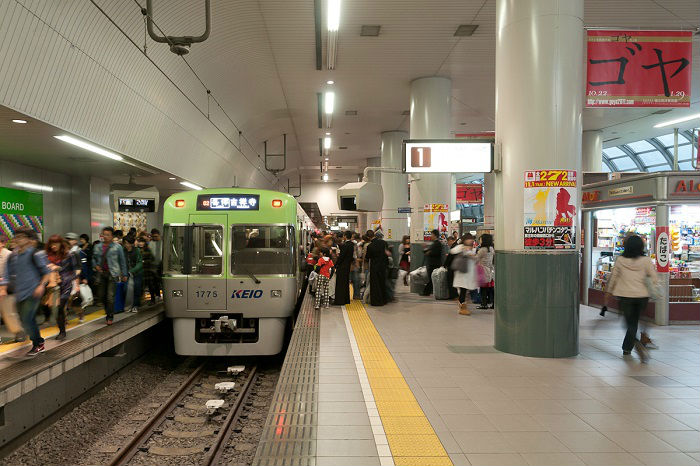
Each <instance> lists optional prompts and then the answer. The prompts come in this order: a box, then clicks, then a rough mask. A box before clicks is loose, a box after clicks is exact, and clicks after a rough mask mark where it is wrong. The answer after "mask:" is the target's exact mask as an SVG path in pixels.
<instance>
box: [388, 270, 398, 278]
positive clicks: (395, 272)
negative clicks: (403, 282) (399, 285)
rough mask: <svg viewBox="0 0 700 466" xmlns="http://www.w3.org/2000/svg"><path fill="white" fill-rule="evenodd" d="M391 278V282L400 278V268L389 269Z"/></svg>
mask: <svg viewBox="0 0 700 466" xmlns="http://www.w3.org/2000/svg"><path fill="white" fill-rule="evenodd" d="M389 278H390V279H391V280H396V279H397V278H399V268H398V267H389Z"/></svg>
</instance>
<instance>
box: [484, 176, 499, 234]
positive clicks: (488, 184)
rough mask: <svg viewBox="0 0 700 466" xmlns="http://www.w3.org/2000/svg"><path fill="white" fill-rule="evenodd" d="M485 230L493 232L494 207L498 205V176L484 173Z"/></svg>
mask: <svg viewBox="0 0 700 466" xmlns="http://www.w3.org/2000/svg"><path fill="white" fill-rule="evenodd" d="M482 197H483V198H484V230H493V227H494V225H493V223H494V205H495V204H496V175H495V174H494V173H484V191H483V193H482Z"/></svg>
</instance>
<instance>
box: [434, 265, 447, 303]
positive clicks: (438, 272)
mask: <svg viewBox="0 0 700 466" xmlns="http://www.w3.org/2000/svg"><path fill="white" fill-rule="evenodd" d="M430 278H431V280H432V281H433V295H434V296H435V299H450V285H449V283H447V269H446V268H445V267H439V268H437V269H435V270H433V276H432V277H430Z"/></svg>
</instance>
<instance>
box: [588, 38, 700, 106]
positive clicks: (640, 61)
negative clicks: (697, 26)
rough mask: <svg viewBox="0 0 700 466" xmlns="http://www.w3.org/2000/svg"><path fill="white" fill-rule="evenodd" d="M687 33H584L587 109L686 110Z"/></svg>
mask: <svg viewBox="0 0 700 466" xmlns="http://www.w3.org/2000/svg"><path fill="white" fill-rule="evenodd" d="M692 41H693V33H692V32H691V31H611V30H589V31H588V57H587V59H586V65H587V79H586V106H587V107H690V82H691V80H690V71H691V68H692V64H691V56H692V48H693V43H692Z"/></svg>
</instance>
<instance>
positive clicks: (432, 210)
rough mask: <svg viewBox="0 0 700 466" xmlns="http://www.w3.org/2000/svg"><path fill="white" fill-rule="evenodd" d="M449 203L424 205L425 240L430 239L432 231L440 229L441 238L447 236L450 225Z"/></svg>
mask: <svg viewBox="0 0 700 466" xmlns="http://www.w3.org/2000/svg"><path fill="white" fill-rule="evenodd" d="M448 216H449V211H448V205H447V204H425V205H424V206H423V241H430V232H431V231H433V230H438V231H439V232H440V238H442V239H446V238H447V230H448V227H449V219H448Z"/></svg>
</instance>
